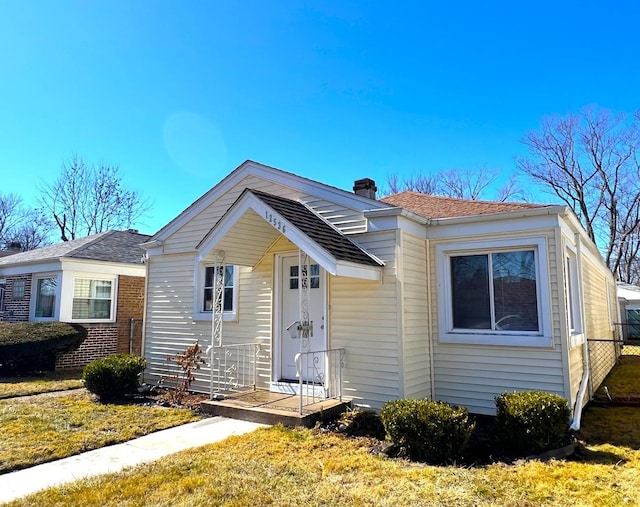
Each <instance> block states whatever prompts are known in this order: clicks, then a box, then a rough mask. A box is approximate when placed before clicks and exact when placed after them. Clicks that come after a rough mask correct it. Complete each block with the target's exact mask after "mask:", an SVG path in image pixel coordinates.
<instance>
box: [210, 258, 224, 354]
mask: <svg viewBox="0 0 640 507" xmlns="http://www.w3.org/2000/svg"><path fill="white" fill-rule="evenodd" d="M213 255H214V268H213V280H212V283H211V285H212V287H213V294H212V297H213V301H212V302H211V303H212V308H211V310H212V311H211V346H212V347H222V314H223V312H224V271H225V266H224V250H215V251H214V252H213Z"/></svg>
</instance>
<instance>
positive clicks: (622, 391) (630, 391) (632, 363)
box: [597, 346, 640, 398]
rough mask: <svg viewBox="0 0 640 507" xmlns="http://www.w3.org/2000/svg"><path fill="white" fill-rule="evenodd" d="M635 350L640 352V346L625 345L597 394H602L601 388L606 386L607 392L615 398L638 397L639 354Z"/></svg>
mask: <svg viewBox="0 0 640 507" xmlns="http://www.w3.org/2000/svg"><path fill="white" fill-rule="evenodd" d="M636 352H640V347H636V346H633V347H628V346H625V348H624V350H623V354H622V355H621V356H620V358H619V359H618V363H617V364H616V365H615V366H614V367H613V369H612V370H611V372H610V373H609V375H607V377H606V378H605V379H604V381H603V382H602V385H601V386H600V389H598V393H597V394H599V395H602V394H604V389H603V388H604V386H607V389H608V390H609V394H610V395H611V396H613V397H615V398H630V397H640V355H639V354H637V353H636Z"/></svg>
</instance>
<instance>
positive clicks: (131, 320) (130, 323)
mask: <svg viewBox="0 0 640 507" xmlns="http://www.w3.org/2000/svg"><path fill="white" fill-rule="evenodd" d="M135 320H136V319H134V318H131V319H129V354H133V326H134V325H135Z"/></svg>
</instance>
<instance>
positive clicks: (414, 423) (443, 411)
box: [381, 399, 475, 464]
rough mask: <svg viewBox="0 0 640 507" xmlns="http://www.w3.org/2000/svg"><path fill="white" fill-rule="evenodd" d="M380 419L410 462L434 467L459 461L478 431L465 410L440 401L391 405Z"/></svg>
mask: <svg viewBox="0 0 640 507" xmlns="http://www.w3.org/2000/svg"><path fill="white" fill-rule="evenodd" d="M381 417H382V423H383V424H384V428H385V430H386V432H387V435H388V437H389V438H390V439H391V441H392V442H393V443H394V444H396V445H398V446H399V447H401V448H403V449H404V450H405V451H406V452H407V454H408V455H409V456H410V457H411V458H413V459H417V460H421V461H426V462H427V463H432V464H445V463H452V462H454V461H456V460H457V459H458V458H460V456H462V452H463V451H464V449H465V447H466V445H467V443H468V442H469V437H470V436H471V433H472V432H473V429H474V427H475V424H474V423H473V422H472V421H471V420H470V419H469V412H468V411H467V409H466V408H464V407H455V406H453V405H449V404H448V403H444V402H440V401H430V400H406V399H403V400H396V401H389V402H387V403H385V404H384V405H383V406H382V410H381Z"/></svg>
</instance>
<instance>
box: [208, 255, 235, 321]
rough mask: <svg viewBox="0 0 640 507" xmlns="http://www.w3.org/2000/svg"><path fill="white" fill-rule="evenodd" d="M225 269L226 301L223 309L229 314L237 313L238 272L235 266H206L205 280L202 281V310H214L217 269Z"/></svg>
mask: <svg viewBox="0 0 640 507" xmlns="http://www.w3.org/2000/svg"><path fill="white" fill-rule="evenodd" d="M216 269H219V270H224V274H223V283H224V296H223V297H224V300H223V301H224V303H223V311H224V313H225V314H227V315H232V314H235V312H236V306H237V290H236V287H237V279H236V278H237V273H236V271H237V270H236V268H235V266H218V267H217V268H216V267H215V266H204V280H203V281H202V287H203V288H202V304H201V307H200V308H201V309H200V311H201V312H211V311H212V310H213V297H214V279H215V270H216Z"/></svg>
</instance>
